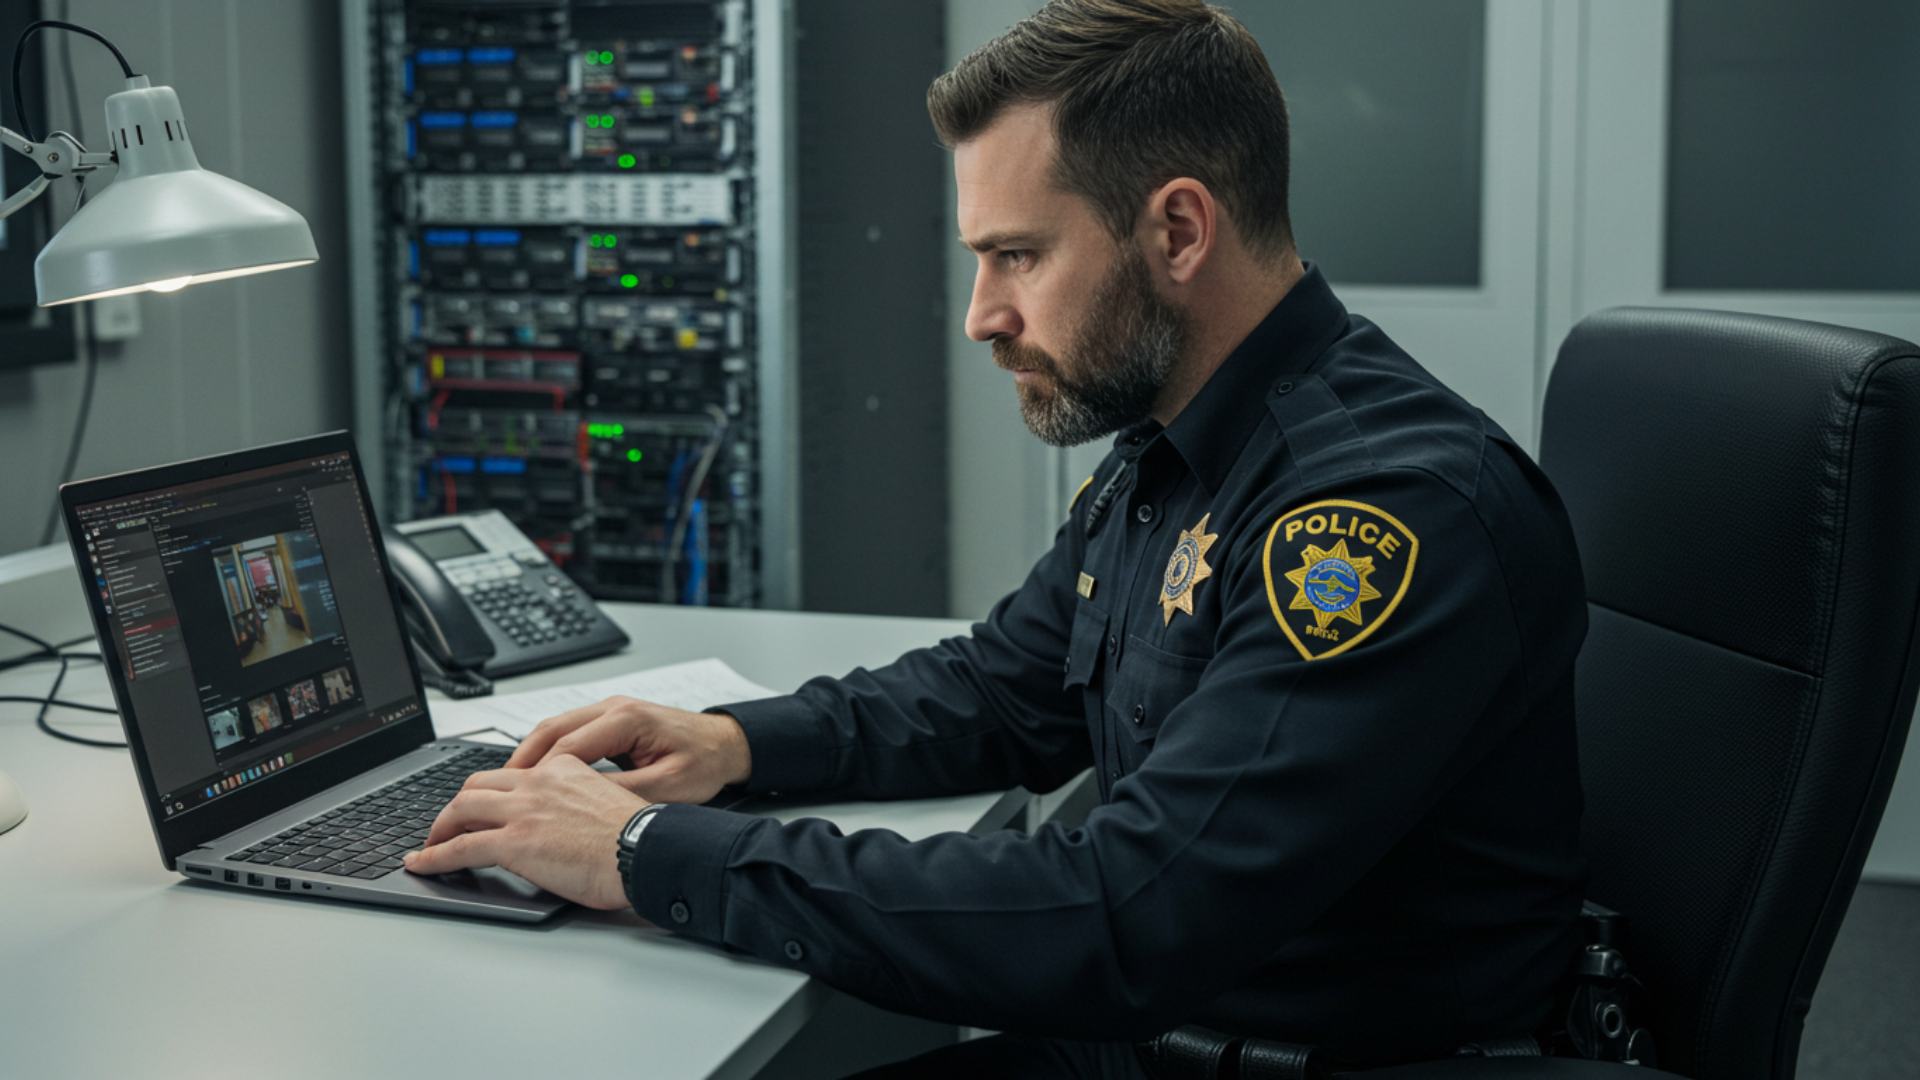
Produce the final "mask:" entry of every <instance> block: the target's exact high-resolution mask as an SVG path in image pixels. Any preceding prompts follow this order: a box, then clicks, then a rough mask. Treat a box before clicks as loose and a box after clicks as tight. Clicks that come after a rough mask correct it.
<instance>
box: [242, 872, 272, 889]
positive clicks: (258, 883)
mask: <svg viewBox="0 0 1920 1080" xmlns="http://www.w3.org/2000/svg"><path fill="white" fill-rule="evenodd" d="M247 884H248V885H251V886H253V887H254V888H256V889H264V888H266V887H267V879H266V878H263V877H261V876H260V875H259V874H248V875H247Z"/></svg>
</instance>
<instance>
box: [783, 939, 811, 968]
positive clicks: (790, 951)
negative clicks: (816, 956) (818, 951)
mask: <svg viewBox="0 0 1920 1080" xmlns="http://www.w3.org/2000/svg"><path fill="white" fill-rule="evenodd" d="M783 951H784V952H785V953H786V954H787V959H789V960H791V961H793V962H794V963H796V964H797V963H799V962H800V961H801V959H803V958H804V957H805V956H806V955H807V950H805V949H803V948H801V947H800V943H799V942H797V941H789V942H787V947H786V949H785V950H783Z"/></svg>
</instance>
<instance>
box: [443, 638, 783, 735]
mask: <svg viewBox="0 0 1920 1080" xmlns="http://www.w3.org/2000/svg"><path fill="white" fill-rule="evenodd" d="M616 694H625V695H626V696H628V697H632V698H639V699H640V700H641V701H652V702H657V703H658V704H661V705H668V706H672V707H673V708H676V709H690V710H693V711H696V712H697V711H699V710H701V709H705V708H708V707H710V706H713V705H725V704H727V703H729V702H734V701H754V700H757V699H759V698H769V697H778V696H779V691H777V690H769V689H767V688H766V687H764V686H761V685H760V684H759V683H756V682H753V681H751V680H749V679H748V678H747V677H746V676H744V675H742V674H740V673H739V672H737V671H735V670H733V669H732V668H730V667H728V666H727V664H726V662H725V661H722V660H718V659H712V658H709V659H706V660H689V661H687V662H686V663H684V664H668V665H667V666H666V667H657V668H650V669H648V670H646V671H636V672H633V673H631V674H627V675H616V676H614V677H613V678H611V679H601V680H600V681H598V682H590V683H576V684H574V685H571V686H555V687H550V688H548V689H546V690H523V691H521V692H520V693H517V694H495V695H493V696H492V697H484V698H474V699H471V700H468V701H436V702H434V703H433V720H434V726H435V727H436V728H438V729H439V730H440V731H442V732H444V733H447V734H450V735H457V734H462V733H465V732H469V731H476V730H479V729H482V728H493V729H495V730H496V731H499V732H501V733H503V734H505V735H508V736H511V737H512V738H515V739H523V738H525V737H526V736H527V734H528V733H529V732H531V731H532V730H533V729H534V726H535V725H536V724H538V723H540V721H542V720H545V719H546V718H547V717H549V716H557V715H559V714H560V713H563V712H566V711H567V710H569V709H577V708H580V707H581V706H582V705H591V704H593V703H594V702H596V701H600V700H602V699H604V698H609V697H612V696H614V695H616Z"/></svg>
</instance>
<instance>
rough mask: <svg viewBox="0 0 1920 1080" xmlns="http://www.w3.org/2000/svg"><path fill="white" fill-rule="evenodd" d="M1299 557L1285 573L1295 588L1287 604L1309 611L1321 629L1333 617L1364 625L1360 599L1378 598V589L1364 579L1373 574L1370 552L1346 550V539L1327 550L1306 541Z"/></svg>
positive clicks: (1292, 607) (1289, 606)
mask: <svg viewBox="0 0 1920 1080" xmlns="http://www.w3.org/2000/svg"><path fill="white" fill-rule="evenodd" d="M1300 559H1301V564H1302V565H1301V566H1300V567H1299V568H1298V569H1295V570H1289V571H1287V573H1286V579H1287V580H1288V581H1291V582H1293V584H1294V585H1295V586H1296V587H1297V588H1298V589H1299V591H1298V592H1296V593H1294V594H1293V602H1292V603H1290V604H1288V605H1287V607H1288V608H1289V609H1290V610H1293V611H1310V612H1312V613H1313V621H1314V623H1315V624H1317V625H1318V627H1319V628H1320V629H1322V630H1325V629H1326V628H1327V624H1328V623H1330V622H1332V621H1333V620H1335V619H1345V620H1347V621H1348V622H1350V623H1352V624H1353V625H1355V626H1365V625H1366V620H1365V616H1363V615H1361V614H1360V602H1361V601H1362V600H1378V599H1380V590H1379V589H1376V588H1374V587H1373V586H1372V585H1371V584H1369V583H1368V581H1367V578H1369V577H1371V576H1372V575H1373V556H1371V555H1359V556H1355V555H1350V554H1348V553H1347V542H1346V541H1345V540H1342V541H1340V542H1339V543H1337V544H1335V545H1333V550H1331V551H1325V550H1322V549H1320V548H1317V547H1315V546H1313V545H1312V544H1308V545H1307V546H1306V549H1305V550H1303V551H1301V552H1300Z"/></svg>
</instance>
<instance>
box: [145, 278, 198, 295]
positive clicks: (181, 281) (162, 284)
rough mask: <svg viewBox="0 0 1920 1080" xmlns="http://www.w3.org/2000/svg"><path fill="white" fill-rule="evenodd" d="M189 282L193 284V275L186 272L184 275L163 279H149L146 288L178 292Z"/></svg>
mask: <svg viewBox="0 0 1920 1080" xmlns="http://www.w3.org/2000/svg"><path fill="white" fill-rule="evenodd" d="M191 284H193V275H192V274H188V275H187V276H186V277H177V278H168V279H167V280H165V281H149V282H147V288H149V289H151V290H153V291H154V292H179V291H180V290H181V289H184V288H186V287H187V286H189V285H191Z"/></svg>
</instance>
